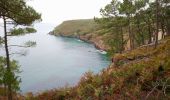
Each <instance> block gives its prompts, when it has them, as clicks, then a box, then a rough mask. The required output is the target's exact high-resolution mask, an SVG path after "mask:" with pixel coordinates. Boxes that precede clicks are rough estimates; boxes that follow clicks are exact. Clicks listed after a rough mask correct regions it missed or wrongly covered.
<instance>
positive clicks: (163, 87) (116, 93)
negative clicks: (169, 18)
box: [27, 37, 170, 100]
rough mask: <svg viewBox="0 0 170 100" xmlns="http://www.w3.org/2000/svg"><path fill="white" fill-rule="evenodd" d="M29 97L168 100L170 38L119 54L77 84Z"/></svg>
mask: <svg viewBox="0 0 170 100" xmlns="http://www.w3.org/2000/svg"><path fill="white" fill-rule="evenodd" d="M27 99H28V100H52V99H54V100H87V99H88V100H143V99H145V100H169V99H170V37H167V38H165V39H164V40H161V41H159V45H158V47H157V48H156V49H155V48H154V45H153V44H149V45H144V46H141V47H138V48H136V49H134V50H132V51H126V52H124V53H122V54H116V55H114V56H113V57H112V64H111V65H110V66H109V67H108V68H106V69H104V70H102V71H101V72H100V73H99V74H93V73H92V72H87V73H85V74H84V76H83V77H82V78H81V80H80V82H79V83H78V85H76V86H75V87H65V88H61V89H57V90H51V91H46V92H44V93H41V94H38V95H37V96H33V95H32V94H28V95H27Z"/></svg>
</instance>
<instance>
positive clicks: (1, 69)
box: [0, 57, 21, 92]
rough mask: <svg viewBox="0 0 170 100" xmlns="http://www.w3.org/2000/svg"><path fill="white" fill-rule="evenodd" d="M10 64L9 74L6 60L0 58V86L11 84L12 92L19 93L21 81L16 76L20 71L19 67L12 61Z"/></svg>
mask: <svg viewBox="0 0 170 100" xmlns="http://www.w3.org/2000/svg"><path fill="white" fill-rule="evenodd" d="M10 64H11V72H9V71H8V70H7V69H6V59H5V58H4V57H0V85H7V84H9V83H10V84H11V85H12V89H13V91H14V92H15V91H19V90H20V87H19V83H20V82H21V79H20V77H19V76H17V75H18V74H19V73H20V72H21V71H20V70H19V68H20V66H19V65H18V62H17V61H15V60H13V61H11V62H10Z"/></svg>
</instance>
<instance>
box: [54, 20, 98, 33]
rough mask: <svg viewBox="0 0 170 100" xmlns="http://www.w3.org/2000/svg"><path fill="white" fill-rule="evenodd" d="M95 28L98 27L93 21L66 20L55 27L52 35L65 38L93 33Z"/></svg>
mask: <svg viewBox="0 0 170 100" xmlns="http://www.w3.org/2000/svg"><path fill="white" fill-rule="evenodd" d="M97 27H98V25H97V24H96V23H95V22H94V20H93V19H79V20H68V21H64V22H63V23H61V24H60V25H59V26H57V27H56V28H55V29H54V33H55V34H61V35H65V36H75V35H78V34H86V33H91V32H94V31H95V30H96V29H97Z"/></svg>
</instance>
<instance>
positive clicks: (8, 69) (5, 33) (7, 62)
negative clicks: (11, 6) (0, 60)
mask: <svg viewBox="0 0 170 100" xmlns="http://www.w3.org/2000/svg"><path fill="white" fill-rule="evenodd" d="M3 20H4V35H5V37H4V39H5V40H4V42H5V52H6V65H7V72H8V73H11V69H10V58H9V50H8V39H7V29H6V18H5V17H4V16H3ZM7 86H8V100H12V88H11V83H9V82H7Z"/></svg>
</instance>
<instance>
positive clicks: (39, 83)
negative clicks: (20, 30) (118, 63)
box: [0, 23, 110, 93]
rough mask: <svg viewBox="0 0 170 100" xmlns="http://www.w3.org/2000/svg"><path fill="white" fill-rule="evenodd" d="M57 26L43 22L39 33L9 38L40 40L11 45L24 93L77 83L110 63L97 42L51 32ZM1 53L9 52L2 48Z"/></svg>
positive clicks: (38, 26)
mask: <svg viewBox="0 0 170 100" xmlns="http://www.w3.org/2000/svg"><path fill="white" fill-rule="evenodd" d="M54 27H55V25H50V24H46V23H39V24H35V28H36V29H37V33H32V34H28V35H24V36H18V37H10V38H9V44H10V45H24V43H25V42H27V41H34V42H36V46H35V47H32V48H22V47H10V53H11V55H10V56H11V58H12V59H15V60H18V62H19V65H20V70H21V71H22V72H21V73H20V74H19V76H20V77H21V80H22V82H21V84H20V86H21V92H22V93H26V92H33V93H36V92H41V91H45V90H49V89H54V88H59V87H64V86H73V85H76V84H77V83H78V81H79V79H80V78H81V77H82V75H83V74H84V73H85V72H87V71H92V72H94V73H98V72H100V71H101V70H102V69H103V68H105V67H107V66H108V65H109V64H110V60H109V59H108V57H107V56H106V54H105V53H103V52H101V51H100V50H97V49H96V48H95V47H94V45H93V44H89V43H86V42H84V41H81V40H79V39H75V38H66V37H56V36H53V35H49V34H48V33H49V32H50V31H51V30H53V29H54ZM1 33H2V30H1ZM0 54H1V55H4V54H5V52H3V49H2V48H1V53H0ZM20 54H23V55H20Z"/></svg>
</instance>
